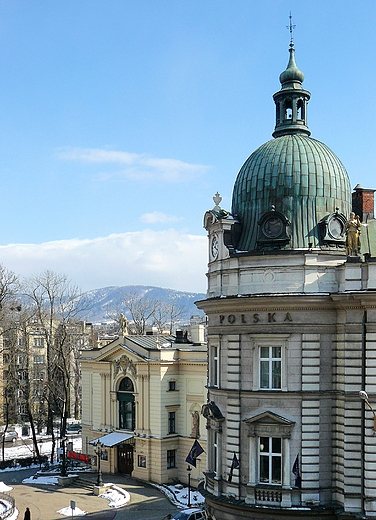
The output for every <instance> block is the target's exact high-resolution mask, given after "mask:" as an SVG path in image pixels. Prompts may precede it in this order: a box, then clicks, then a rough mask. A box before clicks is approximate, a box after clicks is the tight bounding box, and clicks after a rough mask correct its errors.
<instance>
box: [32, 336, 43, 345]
mask: <svg viewBox="0 0 376 520" xmlns="http://www.w3.org/2000/svg"><path fill="white" fill-rule="evenodd" d="M34 347H44V338H34Z"/></svg>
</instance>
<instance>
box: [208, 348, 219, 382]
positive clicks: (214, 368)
mask: <svg viewBox="0 0 376 520" xmlns="http://www.w3.org/2000/svg"><path fill="white" fill-rule="evenodd" d="M210 361H211V367H210V369H211V370H210V383H211V386H217V387H218V386H219V347H218V346H214V347H211V360H210Z"/></svg>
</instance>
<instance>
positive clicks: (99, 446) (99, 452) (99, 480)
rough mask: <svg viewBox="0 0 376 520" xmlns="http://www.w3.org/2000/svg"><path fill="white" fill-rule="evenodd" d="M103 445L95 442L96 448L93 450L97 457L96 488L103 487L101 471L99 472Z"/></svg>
mask: <svg viewBox="0 0 376 520" xmlns="http://www.w3.org/2000/svg"><path fill="white" fill-rule="evenodd" d="M103 448H104V444H102V443H101V442H100V441H98V442H97V444H96V447H95V449H94V451H95V453H96V455H97V457H98V478H97V486H103V481H102V470H101V458H102V453H103Z"/></svg>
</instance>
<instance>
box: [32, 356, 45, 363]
mask: <svg viewBox="0 0 376 520" xmlns="http://www.w3.org/2000/svg"><path fill="white" fill-rule="evenodd" d="M34 363H44V356H43V355H38V356H34Z"/></svg>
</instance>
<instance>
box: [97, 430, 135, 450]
mask: <svg viewBox="0 0 376 520" xmlns="http://www.w3.org/2000/svg"><path fill="white" fill-rule="evenodd" d="M132 437H133V434H132V433H115V432H113V433H109V434H107V435H103V437H98V439H93V440H92V441H90V444H93V445H94V446H96V445H97V444H98V442H101V443H102V444H103V446H106V448H112V447H113V446H116V445H117V444H121V443H122V442H125V441H129V439H132Z"/></svg>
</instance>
